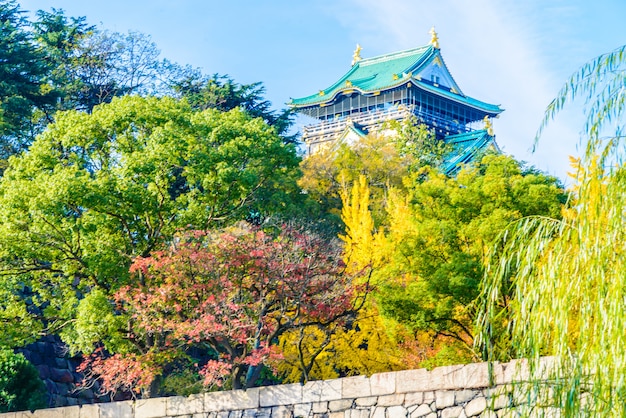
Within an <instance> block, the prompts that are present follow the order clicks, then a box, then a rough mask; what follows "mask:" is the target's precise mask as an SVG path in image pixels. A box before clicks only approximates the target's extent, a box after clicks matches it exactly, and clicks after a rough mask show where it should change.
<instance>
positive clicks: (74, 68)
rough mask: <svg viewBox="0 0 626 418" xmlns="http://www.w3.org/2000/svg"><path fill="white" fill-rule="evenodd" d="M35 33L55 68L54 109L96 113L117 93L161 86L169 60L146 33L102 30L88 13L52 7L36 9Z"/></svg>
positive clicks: (148, 90) (150, 91) (49, 76)
mask: <svg viewBox="0 0 626 418" xmlns="http://www.w3.org/2000/svg"><path fill="white" fill-rule="evenodd" d="M33 37H34V38H35V40H36V42H37V44H38V46H39V49H40V51H41V53H42V55H43V56H44V57H45V59H46V61H47V64H48V68H49V69H50V70H49V73H48V74H47V79H48V82H49V84H50V85H51V87H52V88H54V89H55V91H56V93H57V94H58V96H59V100H58V102H57V103H56V106H55V109H54V110H72V109H74V110H82V111H86V112H91V110H92V109H93V107H94V106H96V105H98V104H101V103H108V102H110V101H111V100H112V99H113V97H119V96H123V95H127V94H142V95H148V94H153V93H155V92H156V91H157V90H159V88H160V87H159V84H160V83H161V82H162V80H160V74H161V73H162V72H164V71H163V69H164V68H163V67H164V66H165V65H166V64H167V63H166V62H163V61H161V60H160V59H159V55H160V51H159V50H158V48H157V47H156V45H155V44H154V42H152V40H151V39H150V37H149V36H147V35H145V34H142V33H139V32H128V33H126V34H122V33H118V32H110V31H105V30H98V29H97V28H96V27H95V26H93V25H88V24H87V23H86V19H85V17H79V18H76V17H71V18H68V17H66V16H65V13H64V11H63V10H59V9H54V8H53V9H52V11H51V12H46V11H43V10H39V11H38V12H37V20H36V21H35V22H34V23H33ZM170 75H171V74H170ZM51 117H52V115H48V119H49V120H48V121H51V120H52V119H51Z"/></svg>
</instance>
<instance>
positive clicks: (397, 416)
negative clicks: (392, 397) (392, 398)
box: [387, 406, 408, 418]
mask: <svg viewBox="0 0 626 418" xmlns="http://www.w3.org/2000/svg"><path fill="white" fill-rule="evenodd" d="M407 414H408V411H407V410H406V408H405V407H403V406H390V407H389V408H387V418H406V417H407Z"/></svg>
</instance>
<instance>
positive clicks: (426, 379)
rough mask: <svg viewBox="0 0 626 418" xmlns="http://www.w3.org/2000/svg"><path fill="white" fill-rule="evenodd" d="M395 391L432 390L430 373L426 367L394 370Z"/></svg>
mask: <svg viewBox="0 0 626 418" xmlns="http://www.w3.org/2000/svg"><path fill="white" fill-rule="evenodd" d="M395 374H396V393H409V392H424V391H427V390H432V389H433V387H432V385H431V379H430V373H429V372H428V370H426V369H417V370H402V371H399V372H396V373H395Z"/></svg>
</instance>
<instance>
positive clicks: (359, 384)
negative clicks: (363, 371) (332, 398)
mask: <svg viewBox="0 0 626 418" xmlns="http://www.w3.org/2000/svg"><path fill="white" fill-rule="evenodd" d="M341 395H342V398H364V397H367V396H371V395H372V392H371V390H370V380H369V379H368V378H367V376H353V377H344V378H343V379H342V380H341Z"/></svg>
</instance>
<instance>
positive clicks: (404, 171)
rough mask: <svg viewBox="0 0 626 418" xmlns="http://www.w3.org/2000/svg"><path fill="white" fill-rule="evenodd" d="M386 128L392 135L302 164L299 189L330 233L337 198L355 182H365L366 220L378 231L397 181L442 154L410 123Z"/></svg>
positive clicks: (337, 222)
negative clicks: (370, 219) (369, 216)
mask: <svg viewBox="0 0 626 418" xmlns="http://www.w3.org/2000/svg"><path fill="white" fill-rule="evenodd" d="M389 128H390V129H393V130H395V134H385V135H383V134H370V135H367V136H365V137H363V138H361V139H360V140H359V141H357V142H356V143H353V144H347V143H340V144H336V146H335V147H332V148H326V149H322V150H320V151H318V152H316V153H315V154H313V155H309V156H307V158H305V159H304V160H303V161H302V164H301V167H302V172H303V176H302V179H301V180H300V182H299V184H300V186H301V187H302V189H303V190H304V191H305V192H306V193H307V196H308V197H309V198H310V199H311V200H312V201H313V202H314V203H315V206H314V208H315V211H317V213H318V217H319V218H329V219H330V222H331V223H332V225H333V227H334V228H335V229H340V227H341V219H340V218H341V210H342V209H341V208H342V202H341V194H342V193H344V192H346V191H347V190H348V189H349V188H350V187H351V185H352V184H353V183H355V182H357V181H358V179H359V176H365V177H366V178H367V180H368V184H369V188H370V192H371V193H372V199H371V204H372V207H371V209H372V214H373V217H374V221H375V223H376V224H377V225H378V224H380V223H381V222H382V220H383V218H384V217H385V210H384V207H385V204H386V202H387V193H388V190H389V189H390V188H398V189H404V182H403V179H404V178H405V177H406V176H407V175H408V174H409V173H410V172H412V171H415V170H417V169H418V168H419V167H422V166H424V165H425V164H427V163H428V164H430V163H432V164H436V163H438V162H441V161H440V160H439V159H437V158H435V157H434V155H439V154H440V153H442V152H444V150H447V147H446V146H445V144H444V143H443V141H440V140H438V139H436V138H435V136H434V134H433V133H432V132H430V131H429V130H428V129H427V128H426V127H425V126H424V125H418V124H416V122H415V120H410V119H409V120H406V121H404V122H403V123H394V124H391V125H390V126H389ZM426 155H431V157H432V158H426V157H425V156H426ZM433 166H436V165H433Z"/></svg>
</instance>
